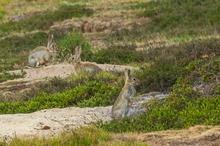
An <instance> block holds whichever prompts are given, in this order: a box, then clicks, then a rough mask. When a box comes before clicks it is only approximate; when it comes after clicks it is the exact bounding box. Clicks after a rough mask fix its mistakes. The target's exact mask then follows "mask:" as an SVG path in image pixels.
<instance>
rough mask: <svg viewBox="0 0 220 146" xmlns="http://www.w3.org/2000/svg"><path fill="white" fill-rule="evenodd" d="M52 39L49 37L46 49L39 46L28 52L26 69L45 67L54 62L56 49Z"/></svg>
mask: <svg viewBox="0 0 220 146" xmlns="http://www.w3.org/2000/svg"><path fill="white" fill-rule="evenodd" d="M53 39H54V37H53V35H49V36H48V42H47V47H45V46H39V47H36V48H35V49H34V50H32V51H31V52H30V54H29V56H28V68H32V67H38V66H40V65H47V64H48V63H51V62H53V61H54V58H55V56H56V53H57V51H58V49H57V45H56V43H54V40H53Z"/></svg>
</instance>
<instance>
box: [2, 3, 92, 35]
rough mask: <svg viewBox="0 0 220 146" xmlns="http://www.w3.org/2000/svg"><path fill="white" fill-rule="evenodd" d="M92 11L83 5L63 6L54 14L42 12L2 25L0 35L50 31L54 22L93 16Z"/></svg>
mask: <svg viewBox="0 0 220 146" xmlns="http://www.w3.org/2000/svg"><path fill="white" fill-rule="evenodd" d="M92 13H93V12H92V10H90V9H86V8H85V7H84V6H83V5H61V6H60V8H59V9H58V10H56V11H54V12H51V11H48V12H42V14H36V15H33V16H30V17H27V18H25V19H23V20H20V21H9V22H6V23H2V24H0V28H1V31H0V34H1V36H3V35H8V34H9V33H11V32H27V31H34V30H46V31H47V30H48V29H49V28H50V26H52V25H53V24H54V22H58V21H63V20H65V19H69V18H72V17H83V16H90V15H92Z"/></svg>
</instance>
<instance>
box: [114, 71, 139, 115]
mask: <svg viewBox="0 0 220 146" xmlns="http://www.w3.org/2000/svg"><path fill="white" fill-rule="evenodd" d="M125 76H126V80H125V85H124V87H123V88H122V90H121V92H120V94H119V96H118V98H117V99H116V101H115V103H114V105H113V106H112V117H113V118H114V119H121V118H124V117H125V116H127V117H129V116H130V108H131V105H132V100H133V98H134V95H135V93H136V90H135V88H134V87H135V85H138V84H139V82H140V81H139V80H138V79H137V78H135V77H132V76H131V74H130V69H127V68H126V69H125Z"/></svg>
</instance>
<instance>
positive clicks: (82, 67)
mask: <svg viewBox="0 0 220 146" xmlns="http://www.w3.org/2000/svg"><path fill="white" fill-rule="evenodd" d="M81 53H82V48H81V47H79V46H77V47H76V48H75V55H71V56H70V57H69V59H68V62H69V63H73V64H74V69H75V73H76V74H79V73H82V72H87V73H98V72H100V71H102V69H101V68H99V67H98V66H97V65H95V64H93V63H89V62H82V61H81V57H80V55H81Z"/></svg>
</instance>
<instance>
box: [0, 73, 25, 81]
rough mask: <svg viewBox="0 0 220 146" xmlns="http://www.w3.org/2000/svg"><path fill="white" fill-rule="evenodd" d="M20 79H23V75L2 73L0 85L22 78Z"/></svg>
mask: <svg viewBox="0 0 220 146" xmlns="http://www.w3.org/2000/svg"><path fill="white" fill-rule="evenodd" d="M22 77H23V75H16V74H9V73H2V74H0V83H2V82H4V81H7V80H13V79H16V78H22Z"/></svg>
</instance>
